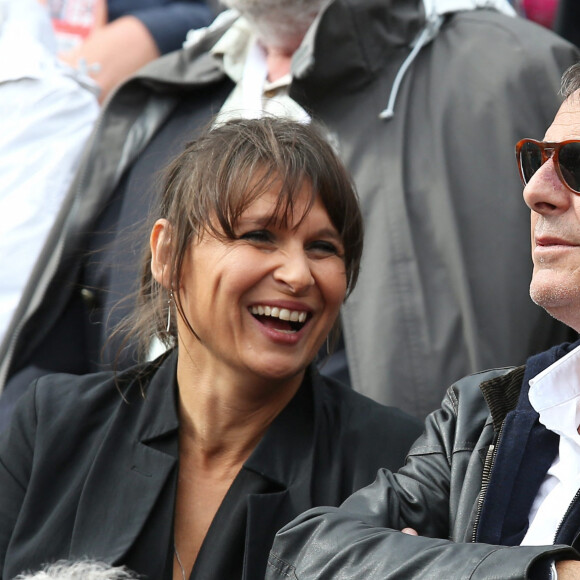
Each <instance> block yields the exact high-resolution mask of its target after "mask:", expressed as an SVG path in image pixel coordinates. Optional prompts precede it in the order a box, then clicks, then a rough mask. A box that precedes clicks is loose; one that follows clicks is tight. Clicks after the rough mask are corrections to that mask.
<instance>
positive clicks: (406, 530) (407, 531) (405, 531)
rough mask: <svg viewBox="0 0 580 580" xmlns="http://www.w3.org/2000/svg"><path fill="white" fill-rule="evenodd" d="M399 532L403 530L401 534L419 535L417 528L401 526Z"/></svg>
mask: <svg viewBox="0 0 580 580" xmlns="http://www.w3.org/2000/svg"><path fill="white" fill-rule="evenodd" d="M401 532H403V534H408V535H409V536H418V535H419V534H418V533H417V530H414V529H413V528H403V529H402V530H401Z"/></svg>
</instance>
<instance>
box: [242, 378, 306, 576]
mask: <svg viewBox="0 0 580 580" xmlns="http://www.w3.org/2000/svg"><path fill="white" fill-rule="evenodd" d="M313 380H316V379H313V377H312V372H311V371H308V372H307V374H306V378H305V380H304V382H303V384H302V386H301V387H300V389H299V390H298V392H297V393H296V395H295V396H294V398H293V399H292V401H291V402H290V403H289V404H288V405H287V406H286V408H285V409H284V410H283V411H282V412H281V413H280V415H278V417H276V419H275V420H274V422H273V423H272V425H271V426H270V428H269V429H268V431H267V433H266V434H265V435H264V438H263V439H262V441H260V443H259V445H258V447H257V448H256V449H255V450H254V452H253V453H252V455H251V456H250V458H249V459H248V461H246V464H245V465H244V468H245V469H250V470H252V471H254V472H256V473H259V474H260V475H262V476H263V477H265V478H267V479H268V480H270V482H271V485H270V486H269V489H270V490H271V491H270V492H267V493H261V494H252V495H250V496H249V497H248V499H247V506H248V519H247V523H246V548H245V556H244V574H243V579H244V580H251V579H253V578H259V577H261V576H262V575H263V574H264V570H265V569H266V563H267V560H268V554H269V546H270V545H271V544H272V542H273V540H274V535H275V534H276V532H277V531H278V530H279V529H280V528H281V527H283V526H284V525H285V524H287V523H288V522H289V521H290V520H292V519H293V518H294V517H295V516H297V515H298V514H299V513H301V512H302V511H304V510H306V509H307V508H309V507H311V505H312V499H311V481H312V477H313V454H314V448H315V445H314V441H315V437H316V435H315V415H316V408H317V401H316V400H315V399H316V398H315V395H314V393H313V388H312V381H313ZM290 433H291V434H292V435H291V436H289V434H290Z"/></svg>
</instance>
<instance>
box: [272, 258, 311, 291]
mask: <svg viewBox="0 0 580 580" xmlns="http://www.w3.org/2000/svg"><path fill="white" fill-rule="evenodd" d="M274 279H275V280H276V281H278V282H281V283H283V284H284V285H285V286H286V287H287V288H289V289H290V290H291V292H293V293H294V294H303V293H304V292H305V291H307V290H308V289H309V288H310V287H311V286H312V285H313V284H314V277H313V275H312V270H311V264H310V261H309V259H308V256H307V255H306V253H305V252H304V250H291V251H287V252H283V253H282V255H281V262H280V264H279V266H278V267H277V268H276V269H275V271H274Z"/></svg>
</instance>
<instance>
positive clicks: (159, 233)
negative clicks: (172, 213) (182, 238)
mask: <svg viewBox="0 0 580 580" xmlns="http://www.w3.org/2000/svg"><path fill="white" fill-rule="evenodd" d="M149 245H150V247H151V274H152V275H153V278H155V280H156V281H157V282H159V284H161V286H163V287H164V288H168V289H170V288H171V263H170V262H171V224H170V223H169V222H168V221H167V220H166V219H159V220H157V221H156V222H155V225H154V226H153V229H152V230H151V236H150V238H149Z"/></svg>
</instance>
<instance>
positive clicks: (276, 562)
mask: <svg viewBox="0 0 580 580" xmlns="http://www.w3.org/2000/svg"><path fill="white" fill-rule="evenodd" d="M268 565H269V566H270V567H272V568H274V570H276V571H277V572H280V574H282V575H283V576H285V577H286V578H294V579H295V580H299V578H298V576H297V575H296V567H295V566H293V565H292V564H290V563H288V562H286V561H285V560H282V558H280V557H279V556H278V555H277V554H276V553H274V552H270V556H269V557H268Z"/></svg>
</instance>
